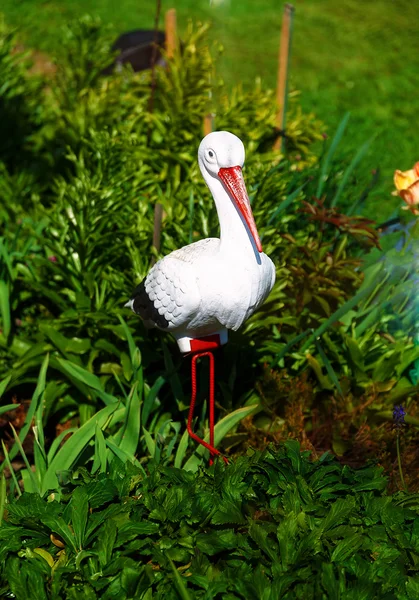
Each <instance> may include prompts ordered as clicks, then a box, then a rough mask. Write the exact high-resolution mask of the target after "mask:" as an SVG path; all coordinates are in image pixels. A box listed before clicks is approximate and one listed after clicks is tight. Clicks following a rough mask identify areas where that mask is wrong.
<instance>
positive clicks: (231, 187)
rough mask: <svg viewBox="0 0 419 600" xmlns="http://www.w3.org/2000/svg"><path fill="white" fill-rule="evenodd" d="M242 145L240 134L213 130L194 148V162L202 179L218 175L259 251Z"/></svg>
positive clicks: (259, 245) (260, 249) (208, 180)
mask: <svg viewBox="0 0 419 600" xmlns="http://www.w3.org/2000/svg"><path fill="white" fill-rule="evenodd" d="M244 156H245V152H244V146H243V142H242V141H241V139H240V138H238V137H237V136H236V135H234V134H233V133H230V132H228V131H213V132H212V133H209V134H208V135H207V136H205V137H204V139H203V140H202V142H201V143H200V145H199V148H198V163H199V168H200V169H201V173H202V175H203V177H204V179H205V181H206V182H207V183H208V184H209V183H210V181H211V178H215V179H218V180H219V181H220V182H221V183H222V185H223V187H224V188H225V189H226V191H227V192H228V195H229V196H230V198H231V200H232V201H233V202H234V204H235V205H236V207H237V210H238V211H239V213H240V214H241V215H242V217H243V218H244V220H245V222H246V224H247V226H248V228H249V230H250V233H251V235H252V237H253V239H254V241H255V244H256V248H257V249H258V251H259V252H262V244H261V241H260V238H259V234H258V230H257V228H256V223H255V220H254V217H253V214H252V209H251V207H250V201H249V196H248V194H247V190H246V185H245V183H244V179H243V174H242V167H243V165H244Z"/></svg>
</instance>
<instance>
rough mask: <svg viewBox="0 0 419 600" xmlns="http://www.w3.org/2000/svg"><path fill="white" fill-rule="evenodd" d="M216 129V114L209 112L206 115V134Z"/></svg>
mask: <svg viewBox="0 0 419 600" xmlns="http://www.w3.org/2000/svg"><path fill="white" fill-rule="evenodd" d="M213 129H214V115H213V114H212V113H208V114H206V115H205V117H204V136H206V135H208V134H209V133H211V131H213Z"/></svg>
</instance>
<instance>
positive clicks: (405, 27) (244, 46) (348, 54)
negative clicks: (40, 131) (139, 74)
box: [1, 0, 419, 218]
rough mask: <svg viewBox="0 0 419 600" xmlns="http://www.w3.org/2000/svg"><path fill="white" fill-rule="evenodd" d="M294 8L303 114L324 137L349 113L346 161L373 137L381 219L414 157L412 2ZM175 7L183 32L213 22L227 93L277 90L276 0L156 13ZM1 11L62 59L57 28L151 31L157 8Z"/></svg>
mask: <svg viewBox="0 0 419 600" xmlns="http://www.w3.org/2000/svg"><path fill="white" fill-rule="evenodd" d="M294 4H295V7H296V14H295V22H294V37H293V49H292V60H291V86H292V87H294V88H296V89H299V90H301V102H302V106H303V108H304V110H306V111H311V110H312V111H314V112H315V113H316V114H317V115H318V117H320V118H321V119H322V120H323V121H324V122H325V125H326V130H327V131H329V132H333V130H334V129H335V128H336V126H337V124H338V123H339V121H340V120H341V119H342V117H343V115H344V113H345V112H346V111H348V110H349V111H351V121H350V126H349V128H348V130H347V138H346V140H345V144H344V150H345V152H347V153H348V154H353V153H354V152H355V150H356V149H357V148H358V147H359V146H360V145H361V144H362V143H363V142H365V141H366V140H367V139H368V138H370V137H371V136H376V137H375V140H374V143H373V144H372V145H371V148H370V151H369V153H368V155H367V157H366V158H365V159H364V161H363V165H361V167H360V168H362V169H370V170H371V169H375V168H377V167H379V168H380V170H381V172H382V177H381V181H380V185H379V186H378V188H377V189H376V191H375V192H374V193H373V194H372V196H371V197H370V201H369V204H368V206H367V207H366V212H367V213H368V216H372V217H380V218H381V217H383V218H385V217H387V216H389V215H390V214H391V213H392V212H393V210H394V208H395V207H396V206H397V200H395V199H394V198H393V197H392V196H391V195H390V192H391V190H392V174H393V171H394V169H396V168H400V169H403V170H404V169H408V168H410V167H411V165H412V164H413V163H414V162H415V161H416V160H418V158H419V156H418V154H417V148H416V146H417V144H416V140H415V136H414V135H413V134H412V131H413V125H414V123H415V122H416V116H417V114H418V110H419V96H418V95H417V93H415V92H416V89H415V87H416V80H417V73H418V72H419V54H418V53H417V52H415V51H414V48H415V47H416V44H417V37H418V34H419V25H418V24H417V18H416V17H417V15H416V9H415V5H414V3H412V2H409V0H393V1H392V2H388V0H374V2H364V3H361V2H359V1H358V0H344V1H343V2H341V3H337V2H335V1H334V0H294ZM172 6H174V7H175V8H176V9H177V12H178V23H179V29H180V32H182V30H184V29H185V26H186V23H187V20H188V18H190V17H192V18H193V19H198V20H210V21H212V23H213V27H212V30H211V37H212V38H213V39H214V40H217V41H219V42H221V44H222V45H223V46H224V53H223V55H222V56H221V58H220V69H219V71H220V73H221V74H222V76H223V77H224V79H225V81H226V82H227V85H228V86H231V85H232V84H237V83H243V85H244V86H246V87H248V86H251V85H252V82H253V81H254V79H255V77H257V76H260V77H262V79H263V80H264V81H265V82H266V84H267V85H269V86H271V87H272V86H275V84H276V70H277V52H278V44H279V33H280V26H281V15H282V5H281V4H279V3H278V2H277V1H276V0H257V1H256V0H242V1H241V2H232V1H231V0H225V1H224V2H223V1H222V0H213V3H212V5H210V3H209V1H205V2H202V1H201V2H199V3H198V2H196V1H195V0H171V1H169V0H163V2H162V12H164V11H165V10H167V9H168V8H170V7H172ZM1 10H2V11H3V13H4V15H5V18H6V20H7V21H8V22H9V23H10V24H12V25H14V26H17V27H19V28H20V29H21V31H22V37H23V39H24V40H25V41H26V43H27V44H28V45H31V46H33V47H35V48H37V49H38V50H42V51H45V52H48V53H52V54H59V50H60V35H61V34H60V28H61V26H62V25H63V24H65V23H66V22H67V21H68V20H70V19H72V18H75V17H77V16H79V15H81V14H83V13H85V12H90V13H91V14H96V15H99V16H100V17H101V18H102V19H103V20H104V21H105V22H109V23H111V24H112V25H113V26H114V27H115V30H116V31H117V32H122V31H126V30H129V29H133V28H136V27H144V28H149V27H152V25H153V21H154V12H155V3H154V2H138V0H120V1H119V2H115V0H59V1H58V0H51V1H47V2H43V3H42V4H40V3H39V2H36V1H35V0H3V2H2V8H1ZM161 23H162V21H161Z"/></svg>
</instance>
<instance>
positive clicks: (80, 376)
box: [57, 358, 118, 406]
mask: <svg viewBox="0 0 419 600" xmlns="http://www.w3.org/2000/svg"><path fill="white" fill-rule="evenodd" d="M57 361H58V363H59V364H60V365H61V366H62V368H63V369H64V371H65V372H66V373H68V374H69V375H70V377H73V378H74V379H77V380H78V381H81V382H82V383H84V384H85V385H87V386H88V387H90V388H92V389H94V390H95V391H96V392H97V393H98V396H99V397H100V399H101V400H103V402H104V403H105V404H106V405H108V406H109V405H110V404H113V403H115V402H118V400H117V399H116V398H115V397H114V396H111V394H107V393H106V392H105V390H104V389H103V386H102V384H101V382H100V379H99V378H98V377H96V375H94V374H93V373H90V372H89V371H86V369H83V367H80V366H79V365H76V364H75V363H72V362H70V361H69V360H65V359H64V358H57Z"/></svg>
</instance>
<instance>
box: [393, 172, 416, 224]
mask: <svg viewBox="0 0 419 600" xmlns="http://www.w3.org/2000/svg"><path fill="white" fill-rule="evenodd" d="M394 185H395V186H396V191H395V192H393V194H394V195H395V196H400V198H403V200H404V201H405V202H406V204H407V206H402V208H403V209H404V210H410V211H412V213H413V214H414V215H419V209H418V208H416V207H417V205H419V162H417V163H416V164H415V166H414V167H413V169H410V170H409V171H399V170H397V171H395V173H394Z"/></svg>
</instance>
